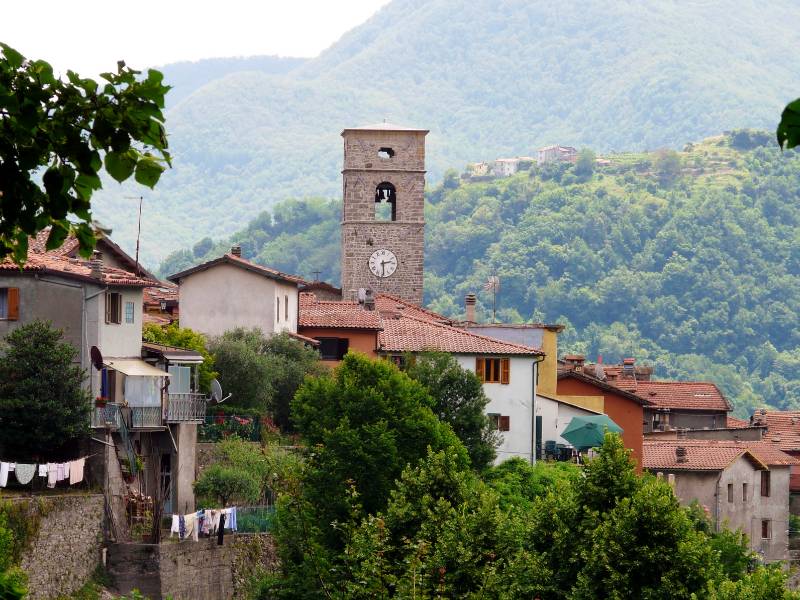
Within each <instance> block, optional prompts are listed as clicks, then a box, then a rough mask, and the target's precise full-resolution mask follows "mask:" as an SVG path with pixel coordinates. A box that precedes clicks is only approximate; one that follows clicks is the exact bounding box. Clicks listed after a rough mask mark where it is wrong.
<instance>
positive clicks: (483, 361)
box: [475, 358, 510, 384]
mask: <svg viewBox="0 0 800 600" xmlns="http://www.w3.org/2000/svg"><path fill="white" fill-rule="evenodd" d="M475 375H477V376H478V379H480V380H481V381H482V382H483V383H502V384H508V383H509V381H510V363H509V359H507V358H476V359H475Z"/></svg>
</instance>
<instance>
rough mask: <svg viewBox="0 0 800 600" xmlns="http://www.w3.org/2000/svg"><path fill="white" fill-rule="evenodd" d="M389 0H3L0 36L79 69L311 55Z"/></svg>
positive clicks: (62, 67)
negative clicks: (123, 61) (260, 56)
mask: <svg viewBox="0 0 800 600" xmlns="http://www.w3.org/2000/svg"><path fill="white" fill-rule="evenodd" d="M388 1H389V0H288V1H286V0H262V1H261V2H258V1H255V0H251V1H247V0H225V1H224V2H220V1H219V0H216V1H213V2H210V1H208V0H193V1H192V2H187V1H185V0H160V1H156V0H136V1H133V2H132V1H129V2H121V1H120V0H28V2H11V1H3V2H2V8H0V41H2V42H5V43H6V44H9V45H10V46H12V47H14V48H16V49H17V50H19V51H20V52H21V53H22V54H24V55H25V56H27V57H28V58H41V59H44V60H47V61H49V62H50V63H51V64H52V65H53V67H55V69H56V70H57V71H58V72H61V73H63V72H64V71H66V69H73V70H75V71H78V72H79V73H80V74H82V75H84V76H95V75H97V74H98V73H100V72H102V71H106V70H114V69H115V68H116V62H117V60H119V59H124V60H125V61H126V62H127V63H128V64H129V65H130V66H131V67H134V68H141V67H147V66H156V65H162V64H165V63H170V62H176V61H180V60H197V59H200V58H210V57H217V56H251V55H256V54H279V55H281V56H316V55H317V54H319V52H320V51H322V50H324V49H325V48H327V47H328V46H330V45H331V44H332V43H333V42H335V41H336V40H337V39H339V37H341V35H342V34H343V33H345V32H346V31H347V30H349V29H352V28H353V27H355V26H356V25H359V24H360V23H363V22H364V21H365V20H366V19H367V18H369V17H370V16H371V15H372V14H373V13H375V11H377V10H378V9H379V8H380V7H382V6H383V5H385V4H387V3H388Z"/></svg>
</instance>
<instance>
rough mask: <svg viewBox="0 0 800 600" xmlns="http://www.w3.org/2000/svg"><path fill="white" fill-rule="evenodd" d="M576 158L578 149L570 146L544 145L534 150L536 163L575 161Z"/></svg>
mask: <svg viewBox="0 0 800 600" xmlns="http://www.w3.org/2000/svg"><path fill="white" fill-rule="evenodd" d="M577 159H578V149H577V148H573V147H572V146H559V145H554V146H545V147H544V148H539V149H538V150H537V151H536V164H537V165H540V166H541V165H544V164H547V163H551V162H557V161H565V162H575V161H576V160H577Z"/></svg>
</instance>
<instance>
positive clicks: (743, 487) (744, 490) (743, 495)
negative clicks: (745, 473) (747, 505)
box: [742, 483, 747, 502]
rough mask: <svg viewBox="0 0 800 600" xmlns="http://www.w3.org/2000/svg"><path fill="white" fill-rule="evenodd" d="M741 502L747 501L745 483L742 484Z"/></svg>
mask: <svg viewBox="0 0 800 600" xmlns="http://www.w3.org/2000/svg"><path fill="white" fill-rule="evenodd" d="M742 502H747V484H746V483H743V484H742Z"/></svg>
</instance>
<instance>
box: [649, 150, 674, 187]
mask: <svg viewBox="0 0 800 600" xmlns="http://www.w3.org/2000/svg"><path fill="white" fill-rule="evenodd" d="M653 167H655V170H656V175H657V176H658V181H659V183H660V184H661V185H663V186H665V187H669V186H671V185H672V184H673V183H675V181H676V180H677V179H678V177H679V176H680V174H681V157H680V156H678V153H677V152H675V150H659V151H658V153H657V154H656V160H655V162H654V163H653Z"/></svg>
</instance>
